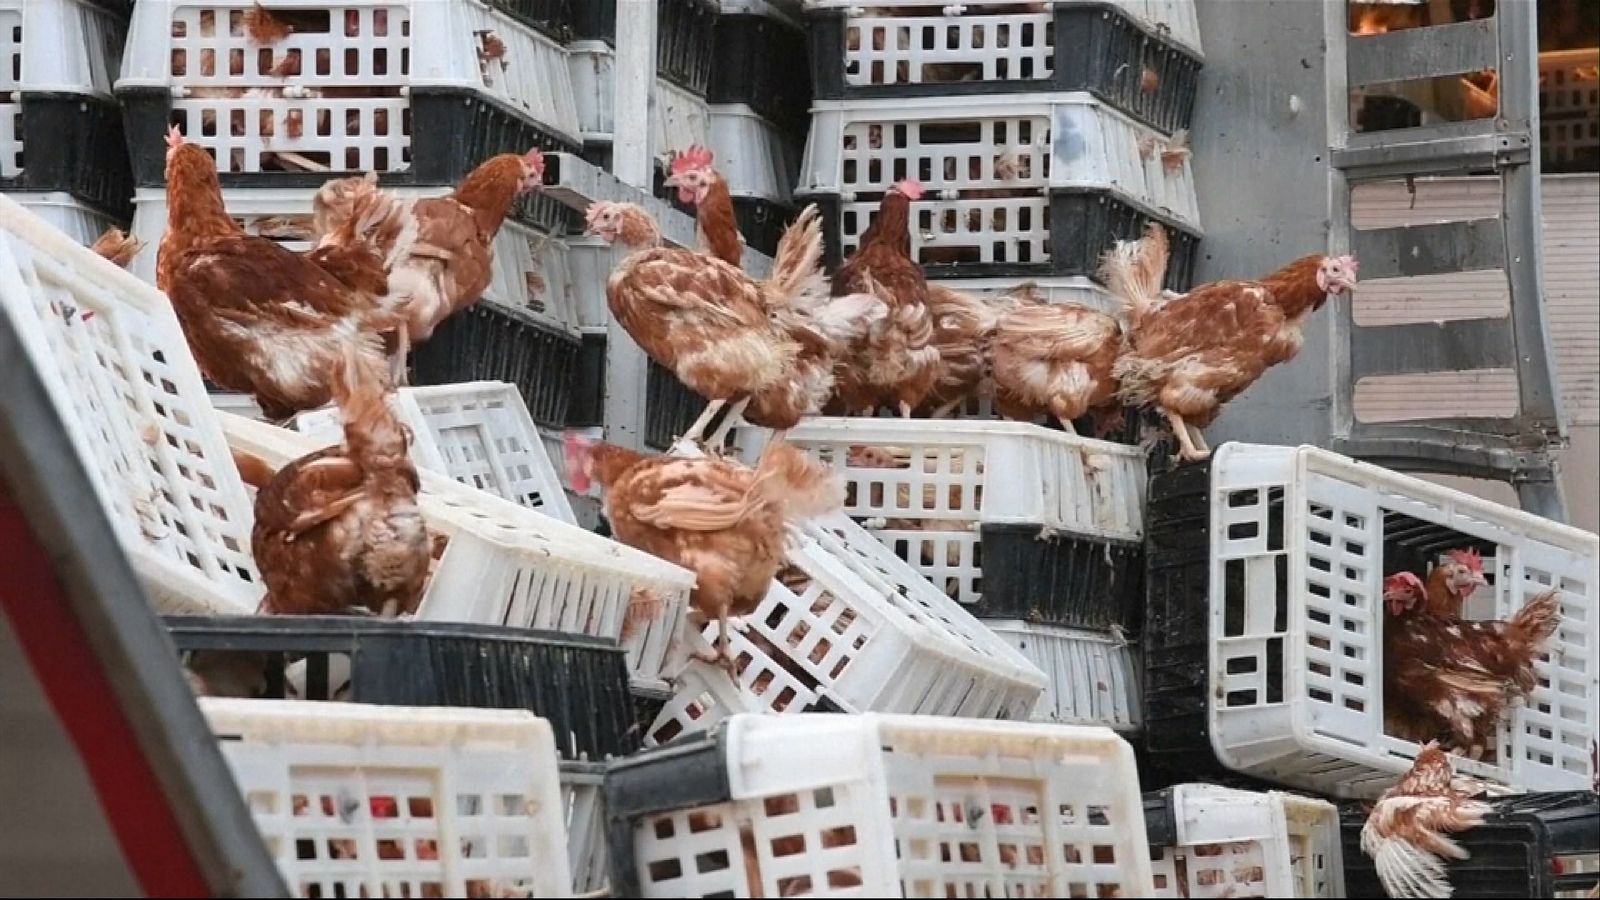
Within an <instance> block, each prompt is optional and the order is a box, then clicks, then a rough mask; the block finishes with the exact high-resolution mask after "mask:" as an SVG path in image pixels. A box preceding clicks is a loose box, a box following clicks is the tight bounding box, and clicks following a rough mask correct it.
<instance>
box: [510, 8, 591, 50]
mask: <svg viewBox="0 0 1600 900" xmlns="http://www.w3.org/2000/svg"><path fill="white" fill-rule="evenodd" d="M488 3H489V5H490V6H493V7H495V8H496V9H499V10H500V11H501V12H504V13H505V14H506V15H508V16H510V17H511V18H513V19H516V20H517V21H519V22H521V23H522V24H524V25H527V26H528V27H530V28H534V29H536V30H538V31H542V32H544V33H545V34H547V35H549V36H550V37H552V38H554V39H555V40H557V41H560V42H562V43H566V42H567V41H570V40H572V39H573V37H575V36H576V35H577V28H576V24H577V17H578V15H579V13H578V8H579V7H584V6H594V5H595V0H488Z"/></svg>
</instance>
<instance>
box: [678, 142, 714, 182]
mask: <svg viewBox="0 0 1600 900" xmlns="http://www.w3.org/2000/svg"><path fill="white" fill-rule="evenodd" d="M715 158H716V157H714V156H713V155H712V154H711V148H709V147H702V146H700V145H699V144H694V145H691V146H690V147H689V149H687V150H679V151H678V152H677V154H675V155H674V156H673V157H672V174H674V175H682V174H683V173H684V172H692V171H694V170H695V169H709V168H711V163H712V161H713V160H714V159H715Z"/></svg>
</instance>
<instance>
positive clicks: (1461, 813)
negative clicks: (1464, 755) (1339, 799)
mask: <svg viewBox="0 0 1600 900" xmlns="http://www.w3.org/2000/svg"><path fill="white" fill-rule="evenodd" d="M1482 793H1483V786H1482V785H1481V784H1479V783H1478V782H1476V781H1474V780H1472V779H1470V778H1464V777H1458V776H1457V775H1456V774H1455V770H1454V769H1452V768H1451V766H1450V758H1449V757H1447V756H1446V755H1445V753H1444V751H1443V750H1442V749H1440V747H1439V745H1438V744H1437V743H1429V744H1428V745H1427V746H1425V747H1423V748H1422V749H1421V750H1420V751H1418V752H1417V758H1416V762H1415V763H1414V764H1413V765H1412V766H1411V771H1410V772H1407V773H1406V774H1405V775H1404V776H1403V777H1402V778H1401V779H1400V781H1399V783H1397V784H1396V785H1395V786H1394V787H1392V788H1390V789H1388V790H1387V791H1384V792H1383V794H1382V796H1380V797H1379V798H1378V802H1377V803H1375V804H1374V805H1373V807H1372V812H1371V814H1369V815H1368V816H1367V823H1366V825H1364V826H1362V828H1361V852H1362V853H1365V854H1366V855H1367V856H1369V857H1371V858H1372V861H1373V864H1374V867H1375V868H1376V869H1377V872H1378V879H1379V880H1380V881H1382V882H1383V887H1384V890H1385V892H1387V893H1388V895H1389V896H1391V897H1449V896H1450V895H1451V893H1453V889H1452V888H1451V886H1450V882H1449V881H1448V880H1447V879H1446V878H1445V871H1444V860H1445V859H1447V858H1448V859H1455V860H1461V859H1466V858H1467V857H1468V856H1469V855H1470V854H1468V853H1467V851H1466V850H1464V849H1463V848H1462V847H1461V845H1460V844H1458V843H1456V842H1455V840H1453V839H1452V838H1450V837H1449V835H1451V834H1458V833H1460V832H1463V831H1467V830H1469V829H1472V828H1476V827H1478V826H1479V825H1482V824H1483V817H1484V816H1486V815H1488V814H1489V812H1490V808H1489V804H1487V803H1484V802H1483V801H1481V800H1477V799H1474V798H1476V797H1478V796H1480V795H1481V794H1482Z"/></svg>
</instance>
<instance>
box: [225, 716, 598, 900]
mask: <svg viewBox="0 0 1600 900" xmlns="http://www.w3.org/2000/svg"><path fill="white" fill-rule="evenodd" d="M199 703H200V708H201V710H202V711H203V712H204V713H205V715H206V718H207V719H208V720H209V722H210V724H211V729H212V731H213V732H214V733H215V734H216V735H217V737H218V739H219V744H220V745H221V748H222V754H223V757H224V758H225V759H227V761H228V766H229V768H230V769H232V771H233V777H234V779H235V780H236V781H237V782H238V783H239V790H240V793H242V794H243V795H244V798H245V803H246V805H247V806H248V807H249V809H250V813H251V816H252V818H254V819H255V822H256V827H257V828H259V829H260V830H261V836H262V838H263V839H264V840H265V842H266V845H267V852H268V853H269V854H270V855H271V856H272V857H273V859H274V861H276V863H277V865H278V870H279V871H280V872H281V873H282V874H283V878H284V881H285V882H287V883H288V886H289V889H290V891H291V892H292V893H293V894H294V895H295V896H300V897H307V896H310V897H318V896H320V897H333V896H343V897H355V896H357V895H358V893H359V894H361V895H363V896H372V897H398V896H409V897H422V896H429V895H432V896H444V897H466V896H489V897H494V896H506V895H507V894H506V893H504V892H506V891H513V890H515V891H518V893H516V894H511V896H535V897H570V896H572V884H571V878H570V876H569V869H568V863H567V839H566V829H565V827H564V825H565V823H564V822H563V821H562V816H561V810H562V804H561V790H560V785H559V773H558V768H557V759H556V745H555V739H554V737H553V736H552V735H551V731H550V723H548V722H546V721H545V720H543V719H540V718H536V717H535V716H534V715H533V714H532V713H529V712H527V711H525V710H500V709H442V708H435V707H425V708H424V707H403V706H371V705H367V704H359V703H310V702H304V701H295V700H234V699H217V698H212V697H202V698H200V699H199ZM306 850H309V851H310V856H309V857H302V855H301V854H302V853H304V852H305V851H306ZM469 890H470V891H474V893H472V894H469V893H468V891H469ZM480 891H481V893H480ZM522 892H528V893H522Z"/></svg>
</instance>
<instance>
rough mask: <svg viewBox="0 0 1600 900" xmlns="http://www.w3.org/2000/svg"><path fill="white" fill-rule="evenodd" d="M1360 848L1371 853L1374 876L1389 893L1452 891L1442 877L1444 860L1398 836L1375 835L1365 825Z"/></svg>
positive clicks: (1443, 894)
mask: <svg viewBox="0 0 1600 900" xmlns="http://www.w3.org/2000/svg"><path fill="white" fill-rule="evenodd" d="M1361 849H1362V851H1363V852H1364V853H1366V854H1367V855H1368V856H1370V857H1372V862H1373V866H1374V868H1375V869H1376V870H1377V872H1378V880H1379V881H1381V882H1383V889H1384V891H1385V892H1386V893H1387V894H1388V895H1389V896H1391V897H1438V898H1445V897H1449V896H1451V895H1452V894H1454V893H1455V889H1454V888H1452V887H1451V886H1450V881H1449V879H1447V878H1446V877H1445V873H1444V860H1442V859H1440V858H1439V857H1437V856H1434V855H1433V854H1432V853H1429V852H1427V851H1425V850H1423V849H1422V848H1420V847H1417V846H1416V845H1414V844H1412V843H1411V842H1409V841H1407V840H1405V839H1404V838H1401V837H1378V836H1377V834H1376V831H1375V830H1374V829H1372V827H1371V826H1370V825H1369V826H1368V827H1367V828H1363V829H1362V831H1361Z"/></svg>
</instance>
